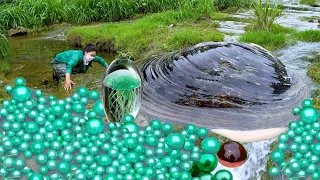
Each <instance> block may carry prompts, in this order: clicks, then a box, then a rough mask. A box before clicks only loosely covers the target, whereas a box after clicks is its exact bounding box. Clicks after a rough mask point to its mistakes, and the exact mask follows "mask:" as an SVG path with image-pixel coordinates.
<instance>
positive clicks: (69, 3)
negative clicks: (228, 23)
mask: <svg viewBox="0 0 320 180" xmlns="http://www.w3.org/2000/svg"><path fill="white" fill-rule="evenodd" d="M251 1H252V0H228V1H226V0H217V1H212V0H198V1H190V0H161V1H158V0H144V1H140V0H131V1H118V0H101V1H94V0H38V1H34V0H20V1H10V2H8V3H0V17H1V19H0V32H4V31H6V30H8V29H10V28H15V27H17V26H23V27H25V28H35V27H43V26H47V25H50V24H56V23H61V22H66V23H72V24H87V23H92V22H113V21H119V20H124V19H127V18H131V17H133V16H135V15H136V14H147V13H156V12H163V11H168V10H178V11H182V12H184V11H193V12H198V13H201V14H207V15H209V14H210V13H211V11H213V10H215V9H217V10H218V9H226V8H229V7H234V6H236V7H247V6H248V4H250V2H251ZM214 3H215V4H214Z"/></svg>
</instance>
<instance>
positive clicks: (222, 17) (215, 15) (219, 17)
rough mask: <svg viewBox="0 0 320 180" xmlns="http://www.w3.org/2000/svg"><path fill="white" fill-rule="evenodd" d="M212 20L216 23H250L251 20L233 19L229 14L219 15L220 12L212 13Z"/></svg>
mask: <svg viewBox="0 0 320 180" xmlns="http://www.w3.org/2000/svg"><path fill="white" fill-rule="evenodd" d="M210 18H211V19H212V20H217V21H236V22H247V23H248V22H252V20H251V19H245V18H237V17H233V16H232V15H230V14H227V13H221V12H213V13H212V14H211V16H210Z"/></svg>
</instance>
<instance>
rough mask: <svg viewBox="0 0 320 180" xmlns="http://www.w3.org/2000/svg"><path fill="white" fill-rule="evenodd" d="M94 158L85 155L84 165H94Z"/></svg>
mask: <svg viewBox="0 0 320 180" xmlns="http://www.w3.org/2000/svg"><path fill="white" fill-rule="evenodd" d="M94 160H95V159H94V157H93V155H91V154H88V155H86V157H85V163H86V164H88V165H91V164H93V163H94Z"/></svg>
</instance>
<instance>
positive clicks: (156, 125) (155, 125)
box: [149, 119, 162, 129]
mask: <svg viewBox="0 0 320 180" xmlns="http://www.w3.org/2000/svg"><path fill="white" fill-rule="evenodd" d="M149 124H150V126H151V127H152V128H153V129H160V128H161V127H162V123H161V121H159V120H157V119H154V120H152V121H150V123H149Z"/></svg>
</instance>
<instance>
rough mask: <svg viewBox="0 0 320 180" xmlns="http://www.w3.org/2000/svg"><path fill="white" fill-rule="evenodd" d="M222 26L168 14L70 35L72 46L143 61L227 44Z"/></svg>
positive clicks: (78, 29)
mask: <svg viewBox="0 0 320 180" xmlns="http://www.w3.org/2000/svg"><path fill="white" fill-rule="evenodd" d="M216 27H218V24H216V23H214V22H212V21H211V20H210V19H209V18H203V16H201V15H199V14H198V13H192V12H189V13H184V14H182V13H181V12H178V11H167V12H163V13H156V14H151V15H147V16H144V17H142V18H141V19H138V20H135V21H134V22H126V21H124V22H120V23H107V24H101V25H98V26H94V27H90V26H87V27H74V28H72V29H71V30H70V31H69V32H68V35H67V39H68V42H69V44H71V45H72V46H84V45H85V44H88V43H93V44H96V45H97V46H98V48H99V49H100V50H107V51H110V52H117V53H118V54H121V55H127V56H130V57H131V58H138V57H139V58H141V57H142V56H141V55H142V54H148V52H151V51H152V52H158V53H160V52H164V51H172V50H177V49H180V48H184V47H188V46H192V45H195V44H197V43H200V42H204V41H223V34H222V33H220V32H219V31H217V30H215V28H216Z"/></svg>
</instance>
